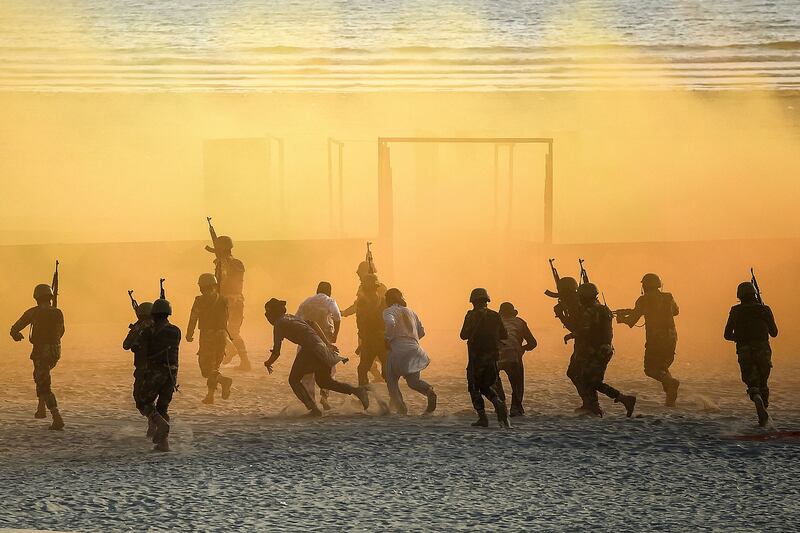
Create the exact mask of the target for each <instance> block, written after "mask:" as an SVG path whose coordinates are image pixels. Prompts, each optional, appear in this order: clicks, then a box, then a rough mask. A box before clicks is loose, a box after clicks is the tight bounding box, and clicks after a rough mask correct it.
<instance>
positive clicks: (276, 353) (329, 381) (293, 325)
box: [264, 298, 369, 416]
mask: <svg viewBox="0 0 800 533" xmlns="http://www.w3.org/2000/svg"><path fill="white" fill-rule="evenodd" d="M264 316H266V317H267V321H268V322H269V323H270V324H272V326H273V337H274V343H273V345H272V350H271V352H270V353H271V355H270V357H269V359H267V360H266V361H264V366H265V367H267V372H269V373H270V374H272V365H274V364H275V362H276V361H277V360H278V358H279V357H280V356H281V345H282V344H283V340H284V339H288V340H289V341H291V342H293V343H295V344H297V345H298V347H299V349H298V351H297V355H296V356H295V358H294V364H292V369H291V371H290V372H289V386H290V387H291V388H292V391H293V392H294V394H295V396H297V398H298V399H299V400H300V401H301V402H303V405H305V406H306V409H308V414H309V415H310V416H322V411H320V409H319V407H317V404H316V402H315V401H314V399H313V398H311V395H310V394H308V390H306V388H305V387H304V386H303V376H305V375H306V374H308V373H313V374H314V377H315V379H316V382H317V386H318V387H319V388H320V389H326V390H332V391H334V392H339V393H341V394H352V395H353V396H355V397H357V398H358V399H359V400H360V401H361V404H362V405H363V406H364V409H365V410H366V409H367V408H368V407H369V397H368V396H367V389H366V388H364V387H353V386H352V385H348V384H346V383H341V382H339V381H336V380H334V379H333V378H332V377H331V367H332V366H333V365H335V364H336V363H338V362H339V361H344V359H343V358H342V357H340V356H339V353H338V350H337V349H336V346H334V345H333V344H332V343H331V342H329V341H328V340H327V339H326V338H325V334H324V333H323V332H322V330H321V329H320V327H319V326H318V325H317V323H316V322H306V321H305V320H300V319H299V318H297V317H296V316H294V315H290V314H287V313H286V302H285V301H283V300H277V299H275V298H272V299H270V300H269V301H268V302H267V303H266V304H264Z"/></svg>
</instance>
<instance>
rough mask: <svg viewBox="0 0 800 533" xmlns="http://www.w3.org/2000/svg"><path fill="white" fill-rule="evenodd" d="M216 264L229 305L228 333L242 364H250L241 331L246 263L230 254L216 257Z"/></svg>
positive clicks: (223, 292) (218, 276)
mask: <svg viewBox="0 0 800 533" xmlns="http://www.w3.org/2000/svg"><path fill="white" fill-rule="evenodd" d="M214 265H215V267H216V275H217V279H221V284H220V294H221V295H222V297H223V298H224V299H225V302H226V303H227V306H228V333H230V335H231V338H232V339H233V340H232V341H231V342H232V344H233V346H234V348H235V349H236V353H238V354H239V358H240V359H241V361H242V365H248V364H249V360H248V358H247V346H246V345H245V343H244V339H242V333H241V330H242V323H243V322H244V295H243V291H244V263H242V262H241V261H240V260H238V259H236V258H235V257H232V256H229V257H226V258H224V259H222V260H220V259H215V260H214ZM220 276H221V278H220Z"/></svg>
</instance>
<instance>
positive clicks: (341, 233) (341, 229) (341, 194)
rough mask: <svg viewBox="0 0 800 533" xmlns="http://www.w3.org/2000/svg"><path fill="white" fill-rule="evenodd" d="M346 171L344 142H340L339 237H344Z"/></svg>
mask: <svg viewBox="0 0 800 533" xmlns="http://www.w3.org/2000/svg"><path fill="white" fill-rule="evenodd" d="M343 173H344V143H343V142H339V237H344V192H343V179H342V175H343Z"/></svg>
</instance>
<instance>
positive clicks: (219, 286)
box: [206, 217, 222, 293]
mask: <svg viewBox="0 0 800 533" xmlns="http://www.w3.org/2000/svg"><path fill="white" fill-rule="evenodd" d="M206 221H207V222H208V233H209V234H210V235H211V246H206V250H208V251H209V252H214V255H216V256H217V264H216V265H215V267H214V276H215V277H216V278H217V292H219V293H222V257H220V254H219V246H218V243H217V241H218V237H217V230H215V229H214V225H213V224H212V223H211V217H206Z"/></svg>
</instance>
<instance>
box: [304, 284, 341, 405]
mask: <svg viewBox="0 0 800 533" xmlns="http://www.w3.org/2000/svg"><path fill="white" fill-rule="evenodd" d="M295 316H297V318H299V319H301V320H305V321H306V322H315V323H316V324H317V325H318V326H319V327H320V329H321V330H322V332H323V333H325V336H326V337H327V338H328V341H329V342H331V343H336V339H337V337H338V336H339V327H340V326H341V323H342V313H341V312H340V311H339V305H338V304H337V303H336V300H334V299H333V298H331V284H330V283H328V282H327V281H321V282H320V283H319V285H317V293H316V294H315V295H314V296H311V297H309V298H306V299H305V301H303V303H301V304H300V307H298V308H297V313H295ZM335 374H336V366H333V367H331V377H333V376H334V375H335ZM302 383H303V386H304V387H305V388H306V390H308V393H309V394H310V395H311V398H312V399H314V397H315V395H314V374H313V373H312V374H306V375H305V376H304V377H303V380H302ZM319 397H320V398H319V399H320V403H321V404H322V408H323V409H325V410H328V409H330V408H331V406H330V404H329V403H328V391H327V390H321V391H320V393H319Z"/></svg>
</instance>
